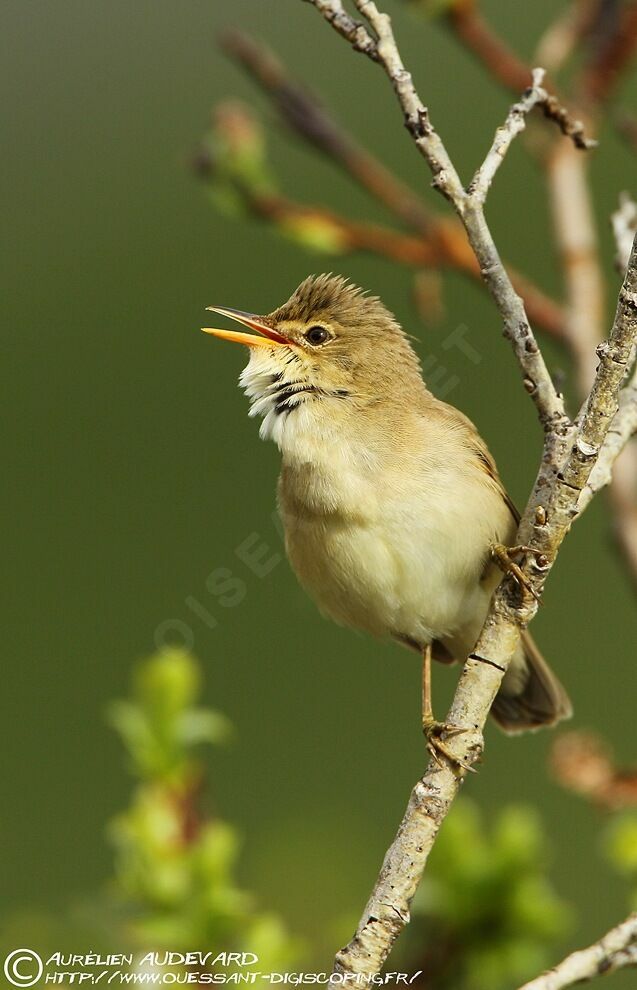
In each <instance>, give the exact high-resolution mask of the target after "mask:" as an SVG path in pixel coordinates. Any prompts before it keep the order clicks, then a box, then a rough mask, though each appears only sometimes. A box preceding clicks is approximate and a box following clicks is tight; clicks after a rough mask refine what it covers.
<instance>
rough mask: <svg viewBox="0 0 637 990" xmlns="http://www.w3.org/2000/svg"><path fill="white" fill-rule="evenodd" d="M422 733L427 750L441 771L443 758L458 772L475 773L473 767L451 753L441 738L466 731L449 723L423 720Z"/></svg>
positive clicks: (432, 719)
mask: <svg viewBox="0 0 637 990" xmlns="http://www.w3.org/2000/svg"><path fill="white" fill-rule="evenodd" d="M422 731H423V733H424V735H425V739H426V740H427V749H428V751H429V753H430V755H431V757H432V759H433V760H434V761H435V762H436V763H437V764H438V766H439V767H440V768H441V769H442V767H443V766H444V764H443V762H442V759H441V757H444V758H445V760H447V761H448V762H449V763H450V764H451V766H452V767H454V768H455V767H457V768H459V769H460V770H469V771H470V772H471V773H477V770H476V769H475V767H472V766H471V764H470V763H467V762H465V760H463V759H461V758H460V757H459V756H455V755H454V753H452V752H451V750H450V749H449V747H448V746H447V745H446V744H445V741H444V738H443V737H452V736H459V735H460V734H461V733H462V732H467V731H468V730H467V729H465V728H463V727H462V726H460V725H450V724H449V722H438V721H437V720H436V719H435V718H431V719H423V723H422Z"/></svg>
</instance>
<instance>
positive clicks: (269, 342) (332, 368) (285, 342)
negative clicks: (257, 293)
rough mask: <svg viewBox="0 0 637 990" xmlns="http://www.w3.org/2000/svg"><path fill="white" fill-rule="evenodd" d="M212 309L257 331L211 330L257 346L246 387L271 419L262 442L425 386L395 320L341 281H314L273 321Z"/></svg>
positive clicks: (257, 410) (255, 410)
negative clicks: (293, 426)
mask: <svg viewBox="0 0 637 990" xmlns="http://www.w3.org/2000/svg"><path fill="white" fill-rule="evenodd" d="M208 308H209V309H211V310H212V311H213V312H215V313H219V314H221V315H223V316H227V317H230V318H231V319H233V320H236V321H237V322H239V323H242V324H243V325H244V326H245V327H247V328H248V329H249V330H251V331H253V333H245V332H241V331H236V330H220V329H212V328H204V332H205V333H210V334H213V335H214V336H215V337H219V338H221V339H222V340H229V341H234V342H236V343H240V344H244V345H246V346H247V347H248V348H249V351H250V360H249V362H248V365H247V367H246V368H245V369H244V371H243V373H242V375H241V379H240V381H241V385H242V386H243V388H244V389H245V391H246V393H247V395H248V396H249V398H250V399H251V400H252V405H251V409H250V413H251V415H261V416H263V418H264V421H263V425H262V428H261V434H262V436H268V437H269V436H271V437H272V438H273V439H275V440H276V441H277V442H278V443H281V441H282V439H283V434H284V432H285V429H286V424H287V423H288V422H290V423H291V421H292V420H295V421H296V424H297V425H298V424H299V423H302V422H304V421H306V422H307V421H309V420H312V421H316V420H317V419H323V420H325V418H326V417H328V418H331V419H332V420H333V419H334V418H337V419H341V418H342V416H343V414H344V413H345V411H346V410H352V411H353V410H356V411H361V410H363V409H364V408H365V407H366V406H368V405H369V404H370V403H372V404H376V405H378V404H379V403H383V401H392V400H393V401H396V400H397V399H398V398H399V397H400V395H402V394H404V393H405V391H409V389H410V387H411V386H412V385H416V383H418V384H419V385H420V386H422V379H421V377H420V366H419V363H418V358H417V357H416V354H415V353H414V351H413V349H412V347H411V345H410V343H409V340H408V338H407V335H406V334H405V333H404V331H403V330H402V328H401V327H400V325H399V324H398V322H397V321H396V319H395V318H394V316H393V315H392V314H391V313H390V312H389V310H387V309H386V308H385V306H384V305H383V303H382V302H381V301H380V299H378V298H377V297H375V296H368V295H366V294H365V293H364V292H363V290H362V289H360V288H358V287H357V286H355V285H352V284H351V283H349V282H348V281H347V280H346V279H344V278H343V277H341V276H339V275H318V276H310V277H309V278H306V279H305V281H304V282H302V283H301V284H300V285H299V287H298V288H297V289H296V290H295V291H294V293H293V294H292V295H291V296H290V298H289V299H288V301H287V302H285V303H284V304H283V305H282V306H279V307H278V309H275V310H273V312H271V313H269V314H268V315H267V316H257V315H255V314H253V313H246V312H243V311H242V310H236V309H228V308H226V307H223V306H210V307H208ZM292 414H294V415H293V416H292Z"/></svg>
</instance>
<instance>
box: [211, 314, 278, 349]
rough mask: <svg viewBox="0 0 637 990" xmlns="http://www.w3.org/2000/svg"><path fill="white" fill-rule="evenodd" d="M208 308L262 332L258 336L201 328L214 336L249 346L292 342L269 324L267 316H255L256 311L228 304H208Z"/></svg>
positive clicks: (235, 331) (266, 345)
mask: <svg viewBox="0 0 637 990" xmlns="http://www.w3.org/2000/svg"><path fill="white" fill-rule="evenodd" d="M206 309H209V310H211V311H212V312H213V313H220V314H221V316H229V317H230V319H231V320H236V321H237V323H242V324H243V325H244V327H250V329H251V330H256V332H257V333H258V334H261V336H260V337H257V336H255V335H254V334H252V333H241V332H240V331H238V330H215V329H213V328H212V327H202V328H201V329H202V330H203V332H204V333H211V334H212V335H213V336H214V337H220V338H221V340H232V341H234V343H235V344H245V345H246V346H247V347H272V345H273V344H274V345H275V346H276V347H278V346H280V345H281V344H289V343H290V341H289V340H286V338H285V337H282V336H281V334H280V333H277V332H276V330H273V329H272V327H270V326H268V324H267V322H266V318H265V317H263V316H255V315H254V313H244V312H242V311H241V310H240V309H229V308H228V307H226V306H207V307H206Z"/></svg>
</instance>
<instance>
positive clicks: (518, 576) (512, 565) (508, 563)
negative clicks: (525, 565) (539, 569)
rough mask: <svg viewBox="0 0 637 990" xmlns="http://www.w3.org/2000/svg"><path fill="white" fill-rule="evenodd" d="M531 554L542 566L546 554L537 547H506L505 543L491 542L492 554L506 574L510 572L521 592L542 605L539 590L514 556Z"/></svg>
mask: <svg viewBox="0 0 637 990" xmlns="http://www.w3.org/2000/svg"><path fill="white" fill-rule="evenodd" d="M526 554H531V555H532V556H533V557H535V558H536V560H537V562H538V564H540V566H542V562H543V561H546V554H543V553H542V552H541V550H536V549H535V547H527V546H525V545H521V546H517V547H505V546H504V544H503V543H492V544H491V556H492V557H493V559H494V560H495V562H496V564H497V565H498V567H499V568H500V570H501V571H502V572H503V573H504V574H508V575H509V576H510V577H512V578H513V580H514V581H515V583H516V584H517V586H518V588H519V589H520V593H521V594H522V595H524V594H528V595H531V596H532V597H533V598H535V600H536V602H537V603H538V604H539V605H541V604H542V602H541V600H540V596H539V595H538V593H537V591H536V590H535V588H534V587H533V585H532V584H531V582H530V581H529V579H528V577H527V576H526V574H525V573H524V571H523V570H522V568H521V567H520V565H519V564H517V563H516V562H515V560H514V559H513V558H514V557H519V556H521V555H526Z"/></svg>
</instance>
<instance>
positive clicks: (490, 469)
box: [472, 432, 520, 525]
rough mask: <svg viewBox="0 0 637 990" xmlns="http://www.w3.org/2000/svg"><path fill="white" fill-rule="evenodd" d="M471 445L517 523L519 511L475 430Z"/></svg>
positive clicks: (489, 453) (488, 451)
mask: <svg viewBox="0 0 637 990" xmlns="http://www.w3.org/2000/svg"><path fill="white" fill-rule="evenodd" d="M472 446H473V449H474V451H475V453H476V456H477V458H478V461H479V463H480V466H481V467H482V469H483V470H484V471H485V472H486V473H487V474H488V475H489V477H490V478H491V480H492V481H493V483H494V485H495V487H496V488H497V489H498V491H499V492H500V494H501V495H502V498H503V499H504V501H505V502H506V504H507V508H508V509H509V512H510V513H511V515H512V516H513V518H514V520H515V523H516V525H517V524H518V523H519V522H520V513H519V512H518V510H517V508H516V507H515V504H514V503H513V501H512V499H511V496H510V495H509V493H508V492H507V490H506V488H505V487H504V485H503V484H502V479H501V478H500V475H499V474H498V469H497V467H496V466H495V461H494V459H493V456H492V455H491V451H490V450H489V448H488V447H487V445H486V443H485V442H484V440H483V439H482V437H481V436H480V434H479V433H477V432H476V433H475V436H473V437H472Z"/></svg>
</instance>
